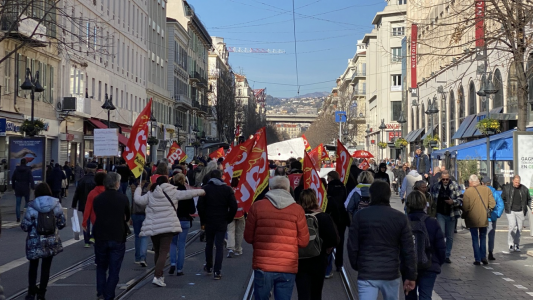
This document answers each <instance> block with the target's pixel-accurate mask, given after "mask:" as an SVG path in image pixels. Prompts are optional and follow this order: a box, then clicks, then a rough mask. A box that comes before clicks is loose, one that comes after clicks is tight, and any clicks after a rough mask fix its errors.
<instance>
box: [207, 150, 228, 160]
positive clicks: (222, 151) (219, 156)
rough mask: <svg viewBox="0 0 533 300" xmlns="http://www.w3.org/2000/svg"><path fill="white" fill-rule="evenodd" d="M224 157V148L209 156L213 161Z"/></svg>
mask: <svg viewBox="0 0 533 300" xmlns="http://www.w3.org/2000/svg"><path fill="white" fill-rule="evenodd" d="M224 155H225V153H224V148H223V147H220V148H218V149H217V150H216V151H213V152H211V154H209V157H211V158H212V159H219V158H221V157H224Z"/></svg>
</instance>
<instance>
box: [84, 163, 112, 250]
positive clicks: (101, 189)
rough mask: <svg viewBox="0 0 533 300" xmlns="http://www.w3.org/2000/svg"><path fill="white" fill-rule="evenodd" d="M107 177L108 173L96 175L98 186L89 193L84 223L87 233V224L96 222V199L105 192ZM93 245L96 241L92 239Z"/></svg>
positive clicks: (95, 181)
mask: <svg viewBox="0 0 533 300" xmlns="http://www.w3.org/2000/svg"><path fill="white" fill-rule="evenodd" d="M105 177H106V173H104V172H98V173H96V175H94V183H95V184H96V186H95V187H94V189H93V190H92V191H90V192H89V195H87V202H86V203H85V210H84V212H83V221H82V225H81V226H82V229H83V231H84V232H85V231H86V230H87V224H88V223H89V220H90V224H94V222H95V221H96V214H95V213H94V208H93V205H94V198H96V196H98V195H100V194H101V193H103V192H104V191H105V187H104V180H105ZM92 243H94V239H92Z"/></svg>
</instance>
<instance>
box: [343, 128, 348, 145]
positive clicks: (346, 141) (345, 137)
mask: <svg viewBox="0 0 533 300" xmlns="http://www.w3.org/2000/svg"><path fill="white" fill-rule="evenodd" d="M348 135H349V133H348V130H347V129H344V131H343V132H342V136H343V138H344V144H347V143H348V141H349V139H348Z"/></svg>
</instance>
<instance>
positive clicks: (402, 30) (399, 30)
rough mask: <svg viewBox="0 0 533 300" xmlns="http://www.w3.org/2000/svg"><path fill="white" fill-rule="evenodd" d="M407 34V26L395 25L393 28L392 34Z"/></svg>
mask: <svg viewBox="0 0 533 300" xmlns="http://www.w3.org/2000/svg"><path fill="white" fill-rule="evenodd" d="M404 35H405V27H403V26H402V27H393V28H392V36H404Z"/></svg>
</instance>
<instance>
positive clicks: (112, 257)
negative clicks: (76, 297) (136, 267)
mask: <svg viewBox="0 0 533 300" xmlns="http://www.w3.org/2000/svg"><path fill="white" fill-rule="evenodd" d="M125 252H126V243H119V242H115V241H96V243H95V244H94V255H95V261H96V292H97V296H104V299H105V300H112V299H115V289H116V287H117V284H118V280H119V274H120V266H121V265H122V260H123V259H124V253H125ZM108 270H109V276H107V271H108Z"/></svg>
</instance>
